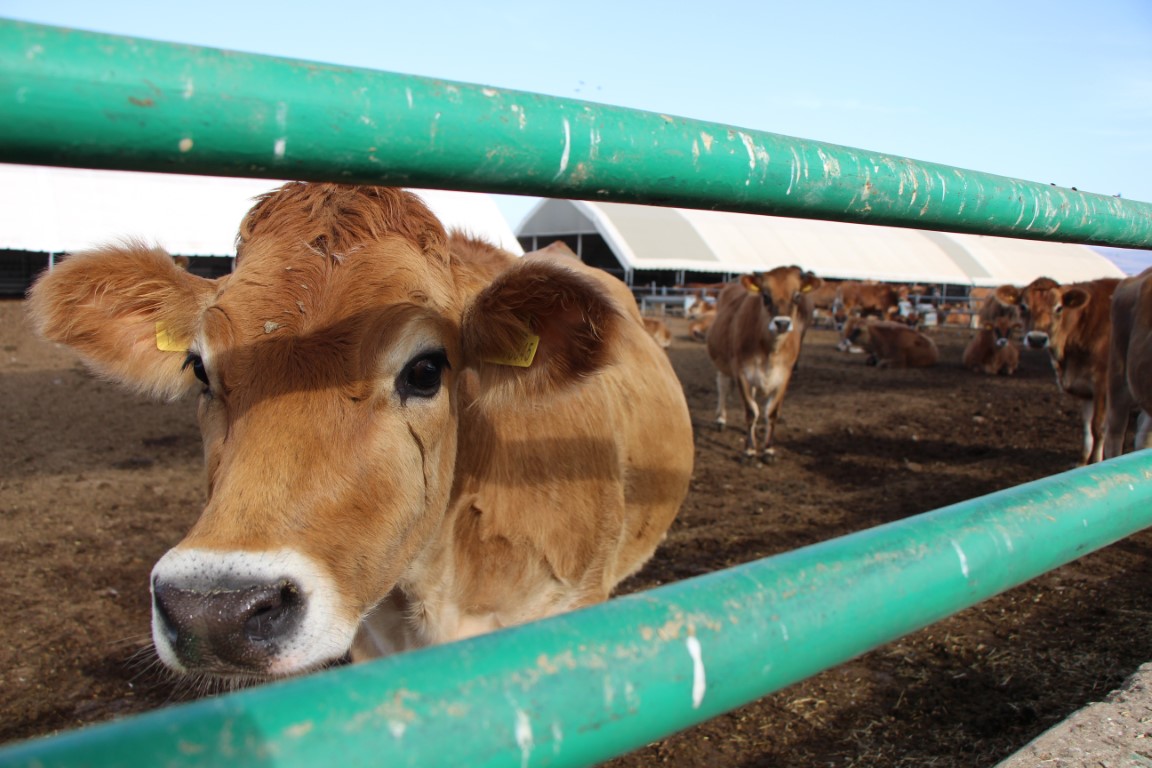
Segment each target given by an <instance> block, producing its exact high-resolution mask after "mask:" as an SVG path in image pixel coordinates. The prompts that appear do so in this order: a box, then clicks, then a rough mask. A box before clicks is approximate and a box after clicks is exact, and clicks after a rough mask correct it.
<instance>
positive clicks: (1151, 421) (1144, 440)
mask: <svg viewBox="0 0 1152 768" xmlns="http://www.w3.org/2000/svg"><path fill="white" fill-rule="evenodd" d="M1134 442H1135V445H1134V446H1133V447H1134V448H1135V450H1137V451H1140V450H1143V449H1145V448H1152V416H1149V415H1148V414H1147V413H1146V412H1144V411H1140V413H1139V414H1138V415H1137V416H1136V440H1135V441H1134Z"/></svg>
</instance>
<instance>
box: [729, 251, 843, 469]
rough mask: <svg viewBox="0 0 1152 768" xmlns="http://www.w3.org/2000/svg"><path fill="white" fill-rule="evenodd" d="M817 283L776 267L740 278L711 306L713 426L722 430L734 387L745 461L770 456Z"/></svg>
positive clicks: (800, 273)
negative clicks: (740, 411) (741, 412)
mask: <svg viewBox="0 0 1152 768" xmlns="http://www.w3.org/2000/svg"><path fill="white" fill-rule="evenodd" d="M821 283H823V281H822V280H821V279H820V278H818V277H816V276H815V275H813V274H812V273H811V272H805V271H803V270H802V269H800V267H795V266H793V267H777V268H776V269H773V270H772V271H771V272H763V273H757V274H752V275H744V276H743V277H742V278H741V279H740V282H738V283H734V284H732V285H729V286H727V287H726V288H725V289H724V290H723V292H721V294H720V298H719V299H718V300H717V302H716V319H715V321H714V322H713V323H712V328H711V329H710V330H709V331H708V337H707V347H708V356H709V357H710V358H711V359H712V364H713V365H714V366H715V367H716V371H717V374H716V389H717V395H718V404H717V409H716V422H717V424H719V425H720V427H721V428H723V427H724V425H725V424H727V420H728V413H727V412H728V393H729V391H730V390H731V389H732V388H733V386H735V387H736V389H737V390H738V391H739V393H740V400H741V401H742V402H743V404H744V420H745V440H744V454H745V456H746V457H749V458H754V457H757V456H761V455H763V456H766V457H770V456H772V455H773V453H774V448H773V445H772V439H773V435H774V433H775V430H776V421H777V419H779V417H780V408H781V406H782V405H783V402H784V395H785V393H786V392H787V391H788V383H789V381H790V380H791V378H792V370H793V367H794V366H795V365H796V360H797V358H799V356H800V346H801V343H802V342H803V339H804V333H805V332H806V330H807V328H808V324H809V323H810V322H811V321H812V303H811V301H810V300H809V293H810V292H811V291H813V290H814V289H816V288H818V287H820V285H821ZM758 431H761V432H762V433H763V437H762V438H758V436H757V432H758Z"/></svg>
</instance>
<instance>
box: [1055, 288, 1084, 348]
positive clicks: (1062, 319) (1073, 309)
mask: <svg viewBox="0 0 1152 768" xmlns="http://www.w3.org/2000/svg"><path fill="white" fill-rule="evenodd" d="M1048 300H1050V302H1051V304H1050V306H1051V309H1050V312H1051V321H1050V322H1049V326H1048V335H1047V347H1048V349H1049V351H1051V352H1052V354H1053V355H1054V356H1055V357H1056V359H1060V358H1061V357H1062V356H1063V354H1064V348H1065V344H1066V342H1067V339H1068V336H1069V334H1070V333H1071V332H1072V331H1073V330H1074V329H1075V328H1076V327H1077V324H1078V323H1080V320H1081V316H1082V315H1083V314H1084V312H1086V311H1088V309H1089V305H1090V304H1091V301H1092V294H1091V293H1090V292H1089V291H1087V290H1085V289H1084V288H1081V287H1079V286H1076V285H1071V286H1056V287H1055V288H1052V289H1050V291H1049V295H1048V297H1047V299H1046V300H1045V301H1048Z"/></svg>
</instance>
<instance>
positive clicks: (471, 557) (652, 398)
mask: <svg viewBox="0 0 1152 768" xmlns="http://www.w3.org/2000/svg"><path fill="white" fill-rule="evenodd" d="M30 298H31V311H32V314H33V316H34V318H35V320H36V321H37V323H38V326H39V328H40V330H41V331H42V333H43V334H44V335H45V336H47V337H48V338H49V339H52V340H55V341H57V342H61V343H64V344H68V345H71V346H72V347H74V348H75V349H76V351H77V352H79V354H80V355H81V357H82V358H84V359H85V360H86V361H87V362H88V363H89V364H90V365H91V366H92V367H94V368H95V369H96V370H98V371H99V372H101V373H102V374H103V375H105V376H107V377H108V378H110V379H113V380H116V381H119V382H121V383H123V384H125V385H127V386H129V387H131V388H133V389H135V390H138V391H140V392H143V393H147V394H150V395H153V396H156V397H160V398H166V399H172V398H176V397H179V396H180V395H182V394H185V393H190V392H196V393H199V421H200V426H201V430H202V432H203V437H204V451H205V458H206V462H207V474H208V500H207V506H206V507H205V508H204V510H203V512H202V514H201V516H200V519H199V521H198V522H197V523H196V524H195V525H194V526H193V527H192V529H191V531H190V532H189V533H188V535H187V536H186V538H185V539H184V540H183V541H182V542H181V543H179V544H178V545H177V546H176V547H174V548H173V549H171V550H169V552H168V553H167V554H165V555H164V557H163V558H161V559H160V561H159V562H158V563H157V564H156V566H155V568H154V570H153V572H152V595H153V638H154V642H155V646H156V650H157V651H158V653H159V656H160V659H161V660H162V661H163V662H164V663H165V664H166V665H167V666H169V667H171V668H172V669H173V670H176V671H177V672H182V673H195V674H201V675H210V676H217V677H222V678H233V679H264V678H270V677H279V676H284V675H291V674H295V673H300V672H304V671H307V670H311V669H315V668H319V667H323V666H325V665H327V664H329V663H332V662H335V661H337V660H341V659H343V658H345V657H346V656H350V657H351V658H352V659H354V660H355V659H362V658H367V657H372V656H378V655H383V654H388V653H393V652H397V651H402V650H405V649H409V648H415V647H420V646H425V645H429V644H433V643H441V642H445V641H450V640H455V639H458V638H464V637H468V636H470V635H476V634H479V633H484V632H488V631H491V630H494V629H497V628H499V627H505V626H509V625H513V624H519V623H521V622H526V621H530V620H532V619H536V618H539V617H543V616H547V615H550V614H555V613H558V612H561V611H567V610H571V609H574V608H578V607H581V606H586V605H590V604H593V603H597V602H600V601H602V600H604V599H606V598H607V597H608V596H609V594H610V593H611V592H612V590H613V588H614V587H615V586H616V584H617V583H619V582H620V580H621V579H623V578H625V577H626V576H628V575H629V574H631V573H634V572H635V571H636V570H637V569H639V568H640V567H641V566H642V565H643V564H644V563H645V561H647V560H648V559H649V557H651V555H652V553H653V551H654V549H655V548H656V546H657V544H658V543H659V542H660V541H661V539H662V538H663V536H664V534H665V531H666V529H667V528H668V526H669V524H670V523H671V521H672V519H673V517H674V516H675V514H676V512H677V510H678V509H679V507H680V504H681V502H682V500H683V499H684V496H685V494H686V492H687V488H688V481H689V476H690V475H691V471H692V455H693V445H692V430H691V424H690V421H689V415H688V409H687V406H686V403H685V401H684V396H683V393H682V390H681V387H680V384H679V383H678V381H677V379H676V376H675V374H674V373H673V371H672V368H671V366H670V364H669V362H668V358H667V356H666V355H665V354H664V353H663V352H662V351H661V350H660V349H659V348H658V347H657V346H656V345H655V344H654V343H653V342H652V339H651V338H650V337H649V336H648V334H647V333H646V332H645V330H644V327H643V324H642V323H641V321H640V315H639V312H638V311H637V309H636V306H635V302H634V301H633V299H632V296H631V293H630V292H629V291H628V289H627V288H626V287H625V286H624V285H623V284H622V283H620V282H619V281H617V280H615V279H613V278H611V277H608V276H607V275H606V274H605V273H603V272H600V271H597V270H594V269H591V268H588V267H585V266H584V265H582V264H580V263H579V262H578V261H574V260H572V259H570V258H550V257H548V256H547V255H544V256H536V257H526V258H524V259H517V258H515V257H514V256H512V255H511V254H509V253H507V252H504V251H501V250H499V249H497V248H495V247H494V246H491V245H489V244H487V243H484V242H480V241H477V240H472V239H469V238H467V237H464V236H462V235H459V234H453V235H451V236H450V235H448V234H447V233H446V232H445V231H444V228H443V227H442V226H441V224H440V222H439V221H438V220H437V219H436V218H435V216H433V215H432V213H431V212H430V211H429V210H428V208H426V207H425V205H424V204H423V203H422V202H421V201H420V199H419V198H418V197H416V196H415V195H413V194H411V193H408V192H404V191H401V190H396V189H388V188H379V187H355V186H343V185H333V184H305V183H290V184H287V185H285V186H283V187H281V188H280V189H278V190H275V191H274V192H271V193H269V194H267V195H265V196H263V197H261V198H259V199H258V200H257V202H256V204H255V206H254V207H253V208H252V210H251V211H250V212H249V213H248V214H247V216H246V217H245V219H244V221H243V222H242V224H241V229H240V238H239V241H238V258H237V266H236V271H235V272H234V273H233V274H231V275H229V276H226V277H222V278H219V279H217V280H207V279H203V278H199V277H196V276H194V275H191V274H189V273H187V272H184V271H181V270H179V269H177V268H176V267H175V266H174V264H173V262H172V260H171V259H170V258H169V257H168V256H167V255H166V254H165V253H164V252H162V251H161V250H159V249H155V248H146V247H144V246H142V245H138V244H126V245H123V246H112V247H105V248H100V249H96V250H93V251H90V252H87V253H81V254H77V255H75V256H73V257H71V258H68V259H66V260H65V261H63V262H62V263H61V264H60V265H59V266H58V267H57V268H56V269H55V270H53V271H52V272H51V273H49V274H48V275H47V276H45V277H43V278H42V279H41V280H40V281H39V282H37V284H36V285H35V287H34V288H33V289H32V291H31V297H30Z"/></svg>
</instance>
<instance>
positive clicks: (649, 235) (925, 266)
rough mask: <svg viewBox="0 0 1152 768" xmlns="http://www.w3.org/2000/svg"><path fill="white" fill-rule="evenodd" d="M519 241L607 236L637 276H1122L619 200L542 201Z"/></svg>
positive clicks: (1019, 253)
mask: <svg viewBox="0 0 1152 768" xmlns="http://www.w3.org/2000/svg"><path fill="white" fill-rule="evenodd" d="M517 234H519V235H521V236H533V235H535V236H537V237H540V238H542V239H549V238H556V237H560V236H563V235H575V234H599V235H601V236H602V237H603V238H604V239H605V241H607V243H608V245H609V247H611V248H612V250H613V251H614V252H615V254H616V257H617V259H618V260H619V261H620V263H621V265H622V266H624V267H625V268H628V269H634V270H687V271H693V272H716V273H733V274H735V273H740V272H752V271H764V270H768V269H771V268H773V267H776V266H780V265H784V264H797V265H799V266H801V267H803V268H804V269H809V270H812V271H813V272H815V273H816V274H818V275H822V276H824V277H832V278H844V279H855V280H865V279H872V280H883V281H889V282H926V283H952V284H957V285H974V286H995V285H1001V284H1004V283H1013V284H1017V285H1023V284H1026V283H1028V282H1031V281H1032V280H1033V279H1035V278H1036V277H1039V276H1041V275H1047V276H1048V277H1051V278H1053V279H1055V280H1057V281H1059V282H1075V281H1078V280H1092V279H1095V278H1098V277H1123V274H1124V273H1123V272H1122V271H1121V270H1120V269H1119V268H1117V267H1116V266H1115V265H1114V264H1113V263H1112V262H1111V261H1109V260H1108V259H1107V258H1105V257H1104V256H1103V255H1101V254H1100V253H1098V252H1096V251H1095V250H1093V249H1092V248H1089V247H1087V246H1084V245H1073V244H1066V243H1046V242H1039V241H1031V240H1014V239H1010V238H1003V237H989V236H983V235H962V234H952V233H945V232H930V231H926V230H915V229H903V228H898V227H880V226H871V225H865V224H843V223H839V222H829V221H819V220H814V219H790V218H783V217H778V216H755V215H751V214H740V213H725V212H720V211H698V210H687V209H680V208H656V207H651V206H643V205H626V204H620V203H593V202H583V201H574V200H543V201H541V202H540V203H539V204H538V205H537V206H536V207H535V208H533V209H532V211H530V212H529V213H528V215H527V216H526V217H525V218H524V221H523V223H521V225H520V228H519V230H518V232H517Z"/></svg>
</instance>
